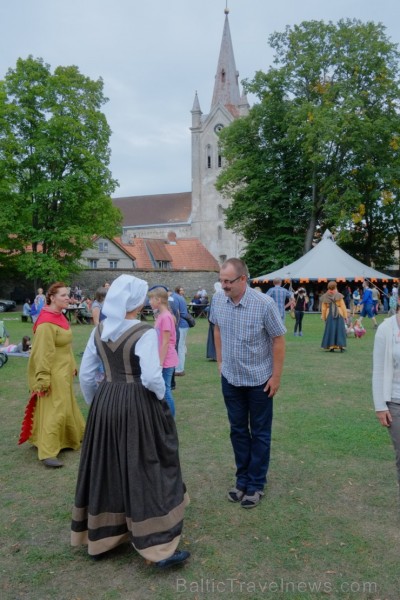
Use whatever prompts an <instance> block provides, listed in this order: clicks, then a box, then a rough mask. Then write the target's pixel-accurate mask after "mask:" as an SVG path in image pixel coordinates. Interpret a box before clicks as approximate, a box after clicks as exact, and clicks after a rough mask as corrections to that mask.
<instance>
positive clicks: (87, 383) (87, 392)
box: [79, 329, 101, 404]
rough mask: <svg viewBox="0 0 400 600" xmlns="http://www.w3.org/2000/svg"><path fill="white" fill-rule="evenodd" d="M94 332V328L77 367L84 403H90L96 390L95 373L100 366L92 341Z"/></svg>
mask: <svg viewBox="0 0 400 600" xmlns="http://www.w3.org/2000/svg"><path fill="white" fill-rule="evenodd" d="M94 334H95V329H93V331H92V333H91V334H90V338H89V341H88V343H87V345H86V348H85V352H84V353H83V357H82V362H81V367H80V369H79V383H80V386H81V390H82V394H83V397H84V399H85V402H86V404H91V402H92V400H93V397H94V395H95V392H96V390H97V382H96V373H97V371H98V370H99V368H100V366H101V360H100V357H99V355H98V354H97V350H96V346H95V343H94Z"/></svg>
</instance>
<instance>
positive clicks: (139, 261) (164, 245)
mask: <svg viewBox="0 0 400 600" xmlns="http://www.w3.org/2000/svg"><path fill="white" fill-rule="evenodd" d="M170 239H175V242H174V243H168V241H167V240H161V239H148V238H133V239H132V241H131V243H130V244H125V243H123V242H122V240H121V238H114V241H115V242H116V243H117V244H118V246H120V248H122V249H123V250H124V251H125V252H126V253H127V254H129V255H130V256H132V258H133V259H134V261H135V266H136V268H137V269H144V270H152V269H154V268H156V267H155V266H154V263H153V262H152V260H151V255H152V256H153V258H154V260H157V261H164V262H169V263H170V264H171V268H172V269H173V270H174V271H215V272H218V270H219V265H218V261H216V260H215V258H214V257H213V256H212V254H210V252H209V251H208V250H207V248H206V247H205V246H203V244H202V243H201V242H200V240H199V239H198V238H184V239H179V238H176V237H175V236H170Z"/></svg>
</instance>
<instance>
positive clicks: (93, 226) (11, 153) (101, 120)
mask: <svg viewBox="0 0 400 600" xmlns="http://www.w3.org/2000/svg"><path fill="white" fill-rule="evenodd" d="M106 101H107V99H106V98H105V97H104V95H103V82H102V80H101V79H98V80H97V81H93V80H91V79H89V78H88V77H85V76H84V75H82V74H81V73H80V72H79V70H78V68H77V67H76V66H68V67H61V66H60V67H57V68H56V69H55V70H54V73H52V72H51V70H50V66H49V65H47V64H45V63H44V62H43V60H42V59H34V58H32V56H30V57H28V58H27V59H25V60H23V59H19V60H18V61H17V64H16V67H15V68H14V69H9V71H8V72H7V74H6V76H5V78H4V80H3V81H0V206H1V228H0V248H1V251H2V254H1V259H0V264H1V265H2V267H3V269H7V268H8V269H13V270H14V271H18V272H20V273H23V274H25V275H26V276H27V277H28V278H29V279H38V280H40V281H42V282H43V283H50V282H51V281H54V280H56V279H64V278H65V279H68V276H69V274H70V273H73V272H76V271H77V270H79V263H78V259H79V257H80V256H81V253H82V251H83V250H84V249H86V248H89V247H90V246H91V245H92V241H93V238H94V236H95V235H96V234H97V235H105V236H109V237H113V236H114V235H116V234H117V233H118V231H119V225H120V223H121V213H120V211H119V210H118V209H116V208H115V207H114V206H113V204H112V202H111V198H110V194H111V193H112V192H113V191H114V190H115V188H116V185H117V182H116V181H115V180H114V179H113V178H112V176H111V172H110V170H109V168H108V165H109V160H110V149H109V139H110V135H111V131H110V128H109V126H108V123H107V121H106V118H105V116H104V114H103V113H102V112H101V110H100V109H101V107H102V105H103V104H104V103H105V102H106Z"/></svg>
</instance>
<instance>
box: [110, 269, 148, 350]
mask: <svg viewBox="0 0 400 600" xmlns="http://www.w3.org/2000/svg"><path fill="white" fill-rule="evenodd" d="M147 289H148V285H147V282H146V281H144V280H143V279H138V278H137V277H133V276H132V275H120V276H119V277H117V279H115V281H113V282H112V284H111V286H110V288H109V290H108V292H107V296H106V298H105V300H104V304H103V308H102V312H103V313H104V314H105V316H106V317H107V318H106V319H105V320H104V321H103V331H102V334H101V339H102V340H103V341H107V340H111V341H112V342H115V340H116V339H117V338H118V337H119V336H120V334H121V333H122V331H123V322H124V319H125V315H126V313H127V312H130V311H132V310H134V309H135V308H138V307H139V306H141V305H142V304H143V303H144V301H145V298H146V294H147Z"/></svg>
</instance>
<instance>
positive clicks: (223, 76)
mask: <svg viewBox="0 0 400 600" xmlns="http://www.w3.org/2000/svg"><path fill="white" fill-rule="evenodd" d="M221 80H222V83H223V82H224V81H225V69H222V71H221Z"/></svg>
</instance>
